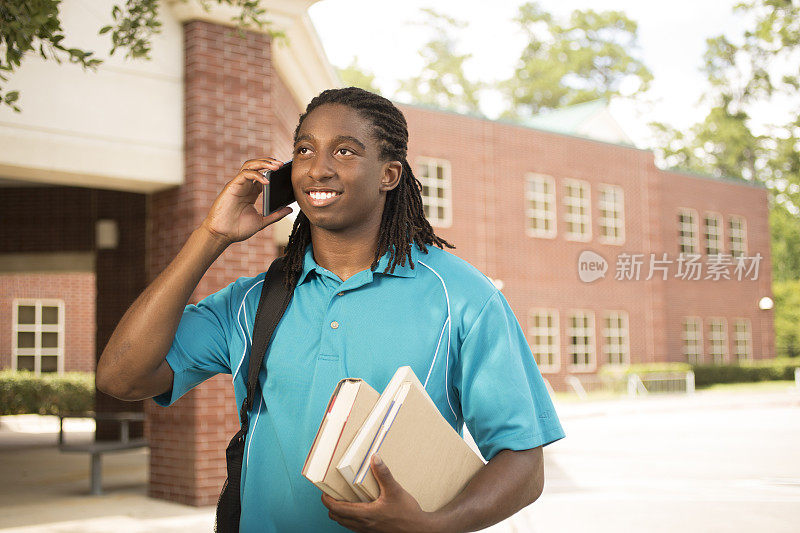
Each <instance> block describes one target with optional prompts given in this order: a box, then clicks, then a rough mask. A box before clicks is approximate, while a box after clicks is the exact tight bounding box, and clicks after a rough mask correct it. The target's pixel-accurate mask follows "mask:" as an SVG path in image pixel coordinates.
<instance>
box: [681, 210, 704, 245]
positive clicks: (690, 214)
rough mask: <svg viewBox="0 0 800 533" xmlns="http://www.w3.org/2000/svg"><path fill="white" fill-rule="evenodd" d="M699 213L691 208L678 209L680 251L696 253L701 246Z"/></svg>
mask: <svg viewBox="0 0 800 533" xmlns="http://www.w3.org/2000/svg"><path fill="white" fill-rule="evenodd" d="M697 234H698V229H697V215H695V213H694V211H692V210H690V209H681V210H680V211H678V251H679V252H680V253H683V254H696V253H697V249H698V248H699V246H698V244H697V237H698V235H697Z"/></svg>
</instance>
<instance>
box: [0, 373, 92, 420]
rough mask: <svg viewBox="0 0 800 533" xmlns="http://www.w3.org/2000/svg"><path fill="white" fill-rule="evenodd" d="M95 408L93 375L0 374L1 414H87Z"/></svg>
mask: <svg viewBox="0 0 800 533" xmlns="http://www.w3.org/2000/svg"><path fill="white" fill-rule="evenodd" d="M93 409H94V374H93V373H91V372H68V373H65V374H61V375H58V374H42V375H41V376H40V377H37V376H36V375H35V374H34V373H33V372H14V371H12V370H2V371H0V415H21V414H40V415H58V414H62V413H85V412H88V411H92V410H93Z"/></svg>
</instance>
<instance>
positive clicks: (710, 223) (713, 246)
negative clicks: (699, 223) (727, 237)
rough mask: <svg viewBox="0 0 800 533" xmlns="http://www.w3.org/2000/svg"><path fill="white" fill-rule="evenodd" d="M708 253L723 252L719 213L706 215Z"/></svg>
mask: <svg viewBox="0 0 800 533" xmlns="http://www.w3.org/2000/svg"><path fill="white" fill-rule="evenodd" d="M705 229H706V231H705V233H706V235H705V237H706V254H707V255H716V254H719V253H722V235H721V230H722V223H721V221H720V217H719V216H718V215H714V214H711V213H708V214H706V217H705Z"/></svg>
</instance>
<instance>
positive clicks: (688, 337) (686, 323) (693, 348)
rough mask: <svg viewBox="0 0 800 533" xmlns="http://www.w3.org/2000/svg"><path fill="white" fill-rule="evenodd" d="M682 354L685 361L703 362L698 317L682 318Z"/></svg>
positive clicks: (701, 338)
mask: <svg viewBox="0 0 800 533" xmlns="http://www.w3.org/2000/svg"><path fill="white" fill-rule="evenodd" d="M683 354H684V356H685V357H686V362H687V363H690V364H697V363H702V362H703V336H702V330H701V328H700V319H699V318H685V319H684V320H683Z"/></svg>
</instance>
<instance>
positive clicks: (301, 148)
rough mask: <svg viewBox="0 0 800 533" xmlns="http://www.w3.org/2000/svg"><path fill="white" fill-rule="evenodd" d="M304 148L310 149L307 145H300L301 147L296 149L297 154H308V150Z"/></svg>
mask: <svg viewBox="0 0 800 533" xmlns="http://www.w3.org/2000/svg"><path fill="white" fill-rule="evenodd" d="M303 150H308V148H306V147H305V146H300V147H298V148H295V149H294V151H295V153H296V154H299V155H306V152H304V151H303Z"/></svg>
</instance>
